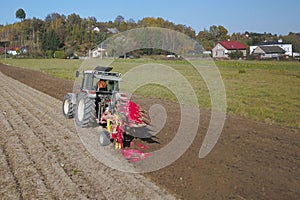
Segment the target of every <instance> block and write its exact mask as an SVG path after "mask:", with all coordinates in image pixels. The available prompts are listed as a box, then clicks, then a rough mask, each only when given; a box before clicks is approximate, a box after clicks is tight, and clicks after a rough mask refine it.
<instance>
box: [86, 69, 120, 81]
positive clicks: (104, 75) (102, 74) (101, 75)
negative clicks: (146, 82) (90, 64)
mask: <svg viewBox="0 0 300 200" xmlns="http://www.w3.org/2000/svg"><path fill="white" fill-rule="evenodd" d="M84 73H85V74H93V75H94V77H96V78H98V79H103V80H112V81H121V80H122V79H121V74H120V73H117V72H107V71H98V70H86V71H84Z"/></svg>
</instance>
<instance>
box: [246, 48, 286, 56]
mask: <svg viewBox="0 0 300 200" xmlns="http://www.w3.org/2000/svg"><path fill="white" fill-rule="evenodd" d="M252 54H253V55H258V56H260V58H262V59H266V58H280V57H282V56H284V55H285V50H283V49H282V48H280V47H278V46H258V47H256V48H255V49H254V50H253V52H252Z"/></svg>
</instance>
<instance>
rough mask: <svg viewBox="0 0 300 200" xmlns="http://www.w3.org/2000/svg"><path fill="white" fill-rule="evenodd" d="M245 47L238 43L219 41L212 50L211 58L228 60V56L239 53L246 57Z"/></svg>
mask: <svg viewBox="0 0 300 200" xmlns="http://www.w3.org/2000/svg"><path fill="white" fill-rule="evenodd" d="M246 49H247V47H246V46H245V45H243V44H242V43H240V42H238V41H221V42H218V44H217V45H216V46H215V47H214V48H213V49H212V57H213V58H229V56H228V54H229V53H232V52H235V51H241V52H243V55H244V56H246V53H247V51H246Z"/></svg>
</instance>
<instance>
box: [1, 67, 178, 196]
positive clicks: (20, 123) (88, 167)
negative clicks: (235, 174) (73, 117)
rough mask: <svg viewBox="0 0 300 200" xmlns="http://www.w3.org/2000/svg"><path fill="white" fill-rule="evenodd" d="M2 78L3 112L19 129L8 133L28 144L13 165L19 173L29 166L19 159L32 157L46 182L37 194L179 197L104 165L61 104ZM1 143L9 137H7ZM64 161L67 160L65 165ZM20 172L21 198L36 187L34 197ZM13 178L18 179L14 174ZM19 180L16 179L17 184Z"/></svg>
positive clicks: (31, 164) (10, 154)
mask: <svg viewBox="0 0 300 200" xmlns="http://www.w3.org/2000/svg"><path fill="white" fill-rule="evenodd" d="M0 78H1V82H0V84H1V90H3V91H1V93H2V94H3V96H1V99H0V102H1V111H5V112H6V115H5V116H4V115H3V114H2V118H6V121H7V123H12V125H13V127H16V130H13V131H5V132H6V133H5V135H7V133H10V132H11V134H12V135H13V137H14V141H15V143H17V144H19V145H21V144H23V146H22V145H21V147H20V149H22V150H23V154H21V155H19V156H18V157H17V158H16V159H15V162H14V163H13V164H12V166H14V167H12V170H10V171H12V172H11V173H12V174H17V173H16V170H18V169H24V165H23V164H22V163H19V166H18V165H17V161H18V160H20V159H24V157H25V158H27V162H28V164H27V165H26V166H28V167H29V169H30V170H32V171H34V172H36V173H35V174H37V176H39V177H35V178H36V179H37V181H36V182H41V183H40V184H36V185H38V186H39V187H41V188H39V189H37V187H36V185H32V186H31V187H30V188H34V189H36V190H37V191H43V194H45V197H44V196H43V195H41V194H42V193H41V192H38V193H37V195H41V196H43V198H46V197H47V195H48V197H50V198H52V197H57V198H64V197H67V198H73V199H75V198H78V199H83V198H84V197H87V198H91V199H105V198H109V199H117V198H122V199H124V198H127V199H129V198H130V199H136V198H138V199H148V198H149V199H150V198H156V199H159V198H161V199H166V198H173V197H172V196H171V195H168V194H167V193H166V192H165V191H163V190H160V189H159V188H158V187H157V186H155V185H154V184H152V183H151V182H150V181H149V180H146V179H145V178H144V177H142V176H141V175H137V174H135V175H132V174H129V175H128V174H124V173H121V172H118V171H115V170H112V169H110V168H107V167H106V166H103V165H102V164H100V163H98V162H97V161H96V160H95V159H94V158H93V157H91V156H90V155H89V154H88V152H87V151H86V150H85V149H84V147H83V145H82V144H81V142H80V139H79V137H78V136H77V134H76V132H75V127H74V123H73V122H72V121H68V122H67V123H66V122H65V121H66V120H63V119H64V118H63V117H62V115H61V113H60V112H61V111H60V107H61V106H60V104H61V102H59V101H58V100H56V99H54V98H52V97H50V96H48V95H45V94H44V93H41V92H38V91H36V90H34V89H32V88H30V87H28V86H26V85H23V84H22V83H20V82H18V81H16V80H13V79H11V78H8V77H6V76H5V75H3V74H2V73H0ZM20 86H21V87H20ZM58 105H59V106H58ZM7 118H8V119H7ZM1 121H4V122H5V120H1ZM4 122H3V123H4ZM1 126H4V125H3V124H1ZM2 130H3V129H2ZM1 135H3V134H1ZM15 135H17V136H15ZM3 139H4V138H3ZM1 141H4V140H2V137H1ZM11 144H14V143H11ZM1 146H3V145H1ZM6 146H12V145H6ZM14 148H15V147H14ZM14 148H12V149H9V148H7V149H6V150H5V151H6V152H7V153H6V154H7V156H8V159H7V160H9V162H11V161H10V160H11V157H13V156H14V154H15V152H14V151H13V149H14ZM26 154H27V155H26ZM15 163H16V164H15ZM61 163H64V166H63V167H62V164H61ZM6 168H7V167H6ZM31 168H32V169H31ZM26 169H27V168H26ZM74 169H76V170H77V169H78V173H76V174H75V173H72V170H74ZM15 176H16V179H17V181H21V182H20V184H19V185H20V187H19V188H20V189H17V190H19V191H21V192H20V193H21V196H20V199H21V197H23V196H24V192H26V191H31V192H30V195H32V193H33V192H32V189H31V190H30V189H29V188H27V185H26V184H25V183H24V184H23V183H22V181H23V179H24V177H22V176H19V175H15ZM10 179H14V178H13V176H12V177H11V178H10ZM17 181H14V182H15V186H16V188H17V185H18V184H17ZM21 183H22V184H21ZM16 193H17V192H16ZM72 195H73V196H72ZM26 197H27V196H26ZM31 197H34V196H31Z"/></svg>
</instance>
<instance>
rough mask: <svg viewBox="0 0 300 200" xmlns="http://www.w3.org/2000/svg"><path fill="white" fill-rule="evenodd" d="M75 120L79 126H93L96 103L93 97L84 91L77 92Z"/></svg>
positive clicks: (95, 123)
mask: <svg viewBox="0 0 300 200" xmlns="http://www.w3.org/2000/svg"><path fill="white" fill-rule="evenodd" d="M75 122H76V124H77V126H80V127H81V128H88V127H95V126H96V125H97V122H96V104H95V100H94V99H90V98H89V97H88V95H87V94H86V93H83V92H81V93H79V94H78V97H77V104H76V109H75Z"/></svg>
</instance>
